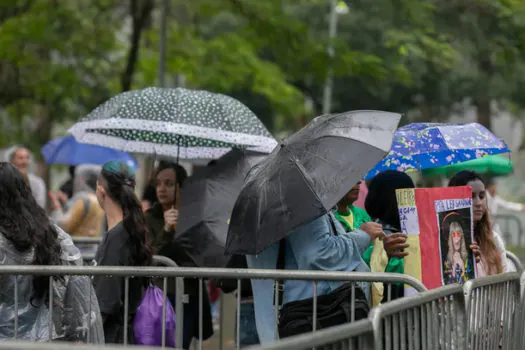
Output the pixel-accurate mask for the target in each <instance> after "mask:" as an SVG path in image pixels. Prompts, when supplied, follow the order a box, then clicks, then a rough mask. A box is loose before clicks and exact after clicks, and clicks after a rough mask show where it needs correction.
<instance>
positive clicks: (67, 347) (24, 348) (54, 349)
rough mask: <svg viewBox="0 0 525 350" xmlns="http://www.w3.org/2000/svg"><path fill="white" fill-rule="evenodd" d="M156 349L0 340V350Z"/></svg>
mask: <svg viewBox="0 0 525 350" xmlns="http://www.w3.org/2000/svg"><path fill="white" fill-rule="evenodd" d="M72 348H74V349H75V350H117V349H119V350H158V349H159V348H158V347H146V346H122V345H105V346H104V345H89V344H85V345H84V344H75V345H74V347H72V346H71V344H69V343H63V342H51V343H38V342H26V341H0V350H71V349H72Z"/></svg>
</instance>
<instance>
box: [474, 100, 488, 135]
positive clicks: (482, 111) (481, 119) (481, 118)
mask: <svg viewBox="0 0 525 350" xmlns="http://www.w3.org/2000/svg"><path fill="white" fill-rule="evenodd" d="M476 107H477V117H478V123H480V124H481V125H483V126H484V127H486V128H487V129H489V130H491V128H492V119H491V113H490V100H488V99H484V100H482V101H479V102H477V103H476Z"/></svg>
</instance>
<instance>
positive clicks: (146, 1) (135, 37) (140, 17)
mask: <svg viewBox="0 0 525 350" xmlns="http://www.w3.org/2000/svg"><path fill="white" fill-rule="evenodd" d="M152 11H153V1H151V0H131V3H130V13H131V20H132V32H131V39H130V47H129V51H128V59H127V63H126V69H125V70H124V72H123V74H122V78H121V87H122V91H128V90H130V89H131V84H132V82H133V74H134V73H135V65H136V63H137V61H138V59H139V48H140V37H141V36H142V32H143V31H144V29H146V25H147V23H148V20H149V18H150V16H151V12H152Z"/></svg>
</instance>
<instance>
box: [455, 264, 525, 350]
mask: <svg viewBox="0 0 525 350" xmlns="http://www.w3.org/2000/svg"><path fill="white" fill-rule="evenodd" d="M519 277H520V276H519V275H518V274H517V273H515V272H511V273H505V274H500V275H496V276H491V277H488V278H478V279H474V280H470V281H468V282H467V283H465V285H464V287H463V289H464V292H465V304H466V311H467V315H468V316H469V324H468V327H469V343H470V344H471V347H472V348H473V349H497V348H498V346H499V345H501V346H502V348H503V349H510V348H511V346H512V344H513V342H514V338H515V334H514V331H515V328H513V327H514V326H515V323H514V317H515V312H516V310H518V309H519V307H518V306H519V303H520V280H519Z"/></svg>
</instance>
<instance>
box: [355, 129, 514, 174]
mask: <svg viewBox="0 0 525 350" xmlns="http://www.w3.org/2000/svg"><path fill="white" fill-rule="evenodd" d="M506 152H510V150H509V149H508V147H507V145H506V144H505V142H504V141H503V140H501V139H499V138H497V137H496V136H495V135H494V134H492V133H491V132H490V131H489V130H487V129H486V128H485V127H483V126H481V125H480V124H478V123H469V124H452V123H450V124H449V123H447V124H444V123H414V124H409V125H406V126H404V127H402V128H399V129H398V130H397V132H396V135H395V136H394V142H393V143H392V147H391V148H390V152H389V153H388V155H387V156H386V157H385V158H384V159H383V160H382V161H381V162H380V163H379V164H377V165H376V166H375V167H374V168H372V170H370V171H369V172H368V174H367V175H366V177H365V179H366V180H368V179H371V178H373V177H374V176H375V175H377V174H378V173H380V172H382V171H385V170H398V171H407V170H423V169H429V168H435V167H440V166H445V165H451V164H457V163H461V162H466V161H468V160H473V159H478V158H481V157H484V156H486V155H490V154H499V153H506Z"/></svg>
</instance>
